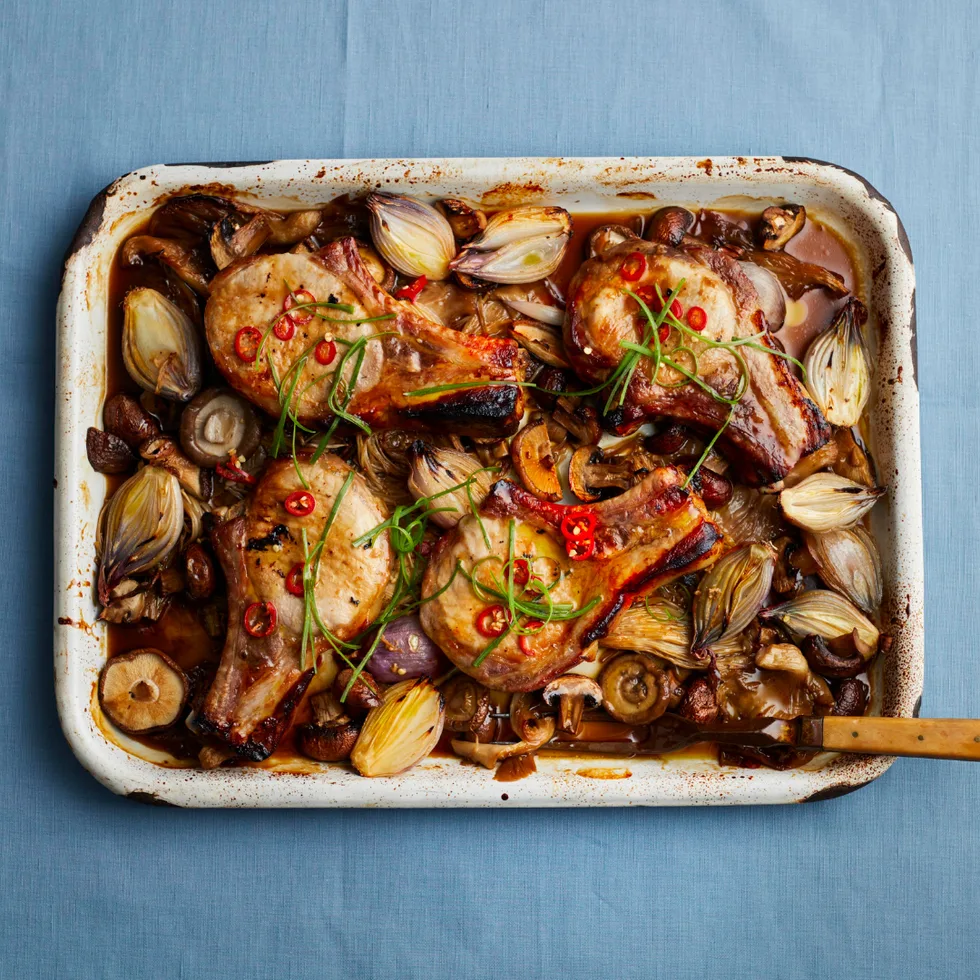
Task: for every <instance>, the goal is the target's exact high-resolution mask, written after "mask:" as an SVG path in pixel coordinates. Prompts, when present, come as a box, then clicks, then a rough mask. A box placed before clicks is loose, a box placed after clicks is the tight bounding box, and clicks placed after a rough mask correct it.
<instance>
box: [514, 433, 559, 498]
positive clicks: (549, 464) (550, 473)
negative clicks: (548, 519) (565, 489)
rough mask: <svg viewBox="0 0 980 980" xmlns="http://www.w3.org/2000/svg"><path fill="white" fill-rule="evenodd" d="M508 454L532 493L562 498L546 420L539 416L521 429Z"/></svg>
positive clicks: (542, 496) (541, 496)
mask: <svg viewBox="0 0 980 980" xmlns="http://www.w3.org/2000/svg"><path fill="white" fill-rule="evenodd" d="M510 456H511V459H512V460H513V463H514V467H515V468H516V469H517V472H518V474H519V475H520V478H521V481H522V482H523V484H524V486H525V487H527V489H528V490H530V491H531V493H533V494H534V495H535V496H537V497H540V498H541V499H542V500H561V497H562V492H561V483H560V482H559V481H558V469H557V467H556V466H555V457H554V453H553V452H552V449H551V439H550V437H549V436H548V426H547V423H546V422H544V421H543V420H541V419H539V420H538V421H536V422H532V423H531V424H530V425H526V426H525V427H524V428H523V429H521V431H520V432H518V433H517V435H516V436H514V438H513V440H512V441H511V444H510Z"/></svg>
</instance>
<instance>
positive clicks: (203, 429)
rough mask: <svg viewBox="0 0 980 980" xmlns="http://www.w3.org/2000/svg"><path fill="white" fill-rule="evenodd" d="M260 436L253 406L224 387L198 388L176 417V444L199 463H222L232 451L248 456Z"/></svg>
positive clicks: (205, 464) (211, 464) (255, 447)
mask: <svg viewBox="0 0 980 980" xmlns="http://www.w3.org/2000/svg"><path fill="white" fill-rule="evenodd" d="M261 437H262V429H261V427H260V425H259V420H258V418H257V416H256V414H255V410H254V409H253V408H252V406H251V405H250V404H249V403H248V402H247V401H245V399H244V398H242V397H241V396H240V395H237V394H235V392H233V391H231V390H230V389H228V388H208V389H207V390H205V391H202V392H201V393H200V394H199V395H198V396H197V397H196V398H194V399H193V401H191V402H190V403H189V404H188V406H187V407H186V408H185V409H184V412H183V415H182V416H181V419H180V444H181V446H182V447H183V449H184V452H185V453H187V455H188V456H189V457H190V459H192V460H193V461H194V462H195V463H197V464H198V465H199V466H217V465H218V463H226V462H227V461H228V459H229V457H230V456H231V454H232V453H235V454H236V455H237V456H238V458H239V459H248V458H249V457H250V456H251V455H252V453H254V452H255V450H256V449H257V448H258V445H259V440H260V439H261Z"/></svg>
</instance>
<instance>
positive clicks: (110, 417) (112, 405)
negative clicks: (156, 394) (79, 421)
mask: <svg viewBox="0 0 980 980" xmlns="http://www.w3.org/2000/svg"><path fill="white" fill-rule="evenodd" d="M102 422H103V424H104V425H105V430H106V432H108V433H109V434H110V435H113V436H118V437H119V438H120V439H122V440H123V442H125V443H126V445H127V446H129V448H130V449H138V448H139V447H140V446H141V445H142V444H143V443H144V442H146V440H147V439H153V438H154V437H156V436H158V435H160V426H159V424H158V423H157V421H156V419H154V418H153V416H152V415H150V413H149V412H148V411H147V410H146V409H145V408H143V406H142V405H141V404H140V403H139V401H138V400H137V399H136V398H133V396H132V395H126V394H118V395H113V396H112V398H110V399H109V400H108V401H107V402H106V403H105V408H103V409H102Z"/></svg>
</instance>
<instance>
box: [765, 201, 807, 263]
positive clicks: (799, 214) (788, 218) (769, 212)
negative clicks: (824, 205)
mask: <svg viewBox="0 0 980 980" xmlns="http://www.w3.org/2000/svg"><path fill="white" fill-rule="evenodd" d="M804 224H806V208H805V207H803V205H802V204H784V205H783V206H782V207H775V206H773V207H768V208H766V209H765V211H763V212H762V217H761V218H760V219H759V242H760V244H761V245H762V247H763V248H764V249H765V250H766V251H767V252H772V251H775V250H776V249H780V248H784V247H785V246H786V245H787V243H788V242H789V241H790V239H791V238H794V237H795V236H796V235H798V234H799V233H800V232H801V231H802V230H803V225H804Z"/></svg>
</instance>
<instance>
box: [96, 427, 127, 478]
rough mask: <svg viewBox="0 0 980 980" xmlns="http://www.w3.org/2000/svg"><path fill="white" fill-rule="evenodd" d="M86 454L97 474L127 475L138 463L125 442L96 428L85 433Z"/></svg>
mask: <svg viewBox="0 0 980 980" xmlns="http://www.w3.org/2000/svg"><path fill="white" fill-rule="evenodd" d="M85 452H86V454H87V455H88V461H89V463H90V464H91V465H92V469H93V470H95V471H96V473H125V472H126V470H128V469H130V468H131V467H132V466H133V465H134V464H135V463H136V456H135V455H134V454H133V451H132V450H131V449H130V448H129V446H127V445H126V443H125V441H124V440H122V439H120V438H119V436H114V435H113V434H112V433H111V432H103V431H102V430H101V429H96V428H94V427H90V428H89V430H88V432H86V433H85Z"/></svg>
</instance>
